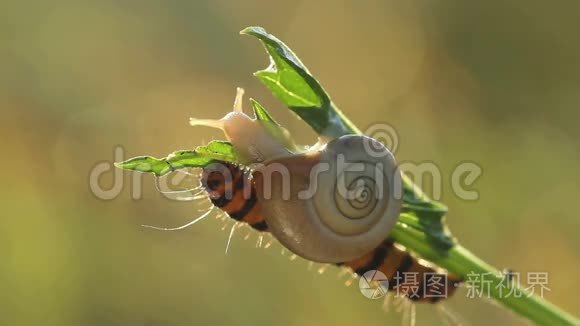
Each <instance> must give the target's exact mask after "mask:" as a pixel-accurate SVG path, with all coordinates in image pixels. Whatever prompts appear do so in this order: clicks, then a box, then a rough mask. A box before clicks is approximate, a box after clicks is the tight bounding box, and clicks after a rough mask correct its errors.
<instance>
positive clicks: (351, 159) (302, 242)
mask: <svg viewBox="0 0 580 326" xmlns="http://www.w3.org/2000/svg"><path fill="white" fill-rule="evenodd" d="M369 142H370V144H371V145H372V146H373V148H375V151H374V152H373V155H369V154H368V153H367V151H366V148H369V146H368V145H369ZM376 148H379V149H380V150H381V151H382V152H381V154H382V155H377V151H376ZM277 164H281V165H282V166H284V167H285V168H287V169H288V170H289V173H290V182H289V186H288V187H286V186H284V180H283V178H282V177H280V176H278V174H276V173H274V174H271V173H270V174H269V171H268V167H269V166H275V165H277ZM255 175H256V176H257V178H256V180H257V181H258V182H257V193H258V197H259V198H260V201H261V202H262V203H263V208H262V209H263V214H264V218H265V220H266V222H267V224H268V226H269V227H270V231H271V232H272V234H273V235H274V236H275V237H276V238H277V239H278V240H279V241H280V243H282V244H283V245H284V246H285V247H287V248H288V249H289V250H291V251H293V252H294V253H296V254H298V255H300V256H302V257H304V258H306V259H309V260H313V261H318V262H324V263H340V262H344V261H349V260H351V259H355V258H357V257H360V256H361V255H363V254H365V253H367V252H369V251H371V250H372V249H373V248H375V247H376V246H377V245H379V244H380V243H381V242H382V241H383V240H385V239H386V238H387V236H388V234H389V231H390V230H391V229H392V227H393V226H394V224H395V222H396V220H397V218H398V216H399V211H400V204H401V203H400V201H401V200H400V197H401V196H396V194H401V177H400V174H399V171H398V169H397V166H396V162H395V159H394V157H393V155H392V153H391V152H390V151H389V150H388V149H387V148H386V147H384V146H383V145H382V144H381V143H379V142H378V141H376V140H374V139H372V138H369V137H366V136H362V135H348V136H343V137H340V138H338V139H335V140H332V141H331V142H329V143H328V144H327V146H326V147H324V148H323V149H322V150H321V151H319V152H315V153H312V152H307V153H304V154H299V155H294V156H290V157H284V158H279V159H274V160H271V161H269V162H267V164H266V166H265V168H263V169H261V170H258V173H256V174H255ZM264 175H269V176H271V179H270V181H271V185H270V187H271V189H270V190H271V193H270V194H269V195H271V196H264V188H265V187H264V186H263V185H259V184H261V183H262V182H263V180H262V179H263V176H264ZM266 187H268V186H266ZM285 188H289V193H290V198H284V196H283V192H284V189H285ZM286 190H288V189H286Z"/></svg>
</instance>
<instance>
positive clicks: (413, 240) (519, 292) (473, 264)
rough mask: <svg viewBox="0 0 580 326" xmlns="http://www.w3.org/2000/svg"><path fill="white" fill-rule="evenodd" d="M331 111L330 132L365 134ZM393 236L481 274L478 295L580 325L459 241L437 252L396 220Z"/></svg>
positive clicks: (462, 272) (527, 313)
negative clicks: (512, 280)
mask: <svg viewBox="0 0 580 326" xmlns="http://www.w3.org/2000/svg"><path fill="white" fill-rule="evenodd" d="M332 110H333V111H334V112H335V113H336V116H338V117H339V118H340V120H338V121H339V122H335V125H332V124H331V125H330V126H329V129H332V130H331V131H330V132H331V133H339V132H341V131H343V130H348V131H349V133H357V134H360V133H362V132H361V130H359V129H358V128H357V127H356V126H355V125H354V124H353V123H352V122H351V121H350V120H349V119H348V118H347V117H346V116H345V115H344V114H343V113H342V112H341V111H340V110H338V108H336V106H334V105H332ZM334 121H337V120H334ZM403 180H404V182H405V183H408V184H412V181H411V180H409V179H408V178H404V179H403ZM390 237H392V238H393V239H394V240H395V241H396V242H397V243H400V244H401V245H403V246H405V247H406V248H407V249H409V250H411V251H412V252H415V253H417V254H418V255H420V256H421V257H423V258H425V259H427V260H429V261H431V262H433V263H434V264H436V265H438V266H441V267H443V268H445V269H447V270H448V271H449V272H450V273H453V274H455V275H458V276H459V277H461V278H463V279H464V280H468V279H469V275H477V276H478V277H480V278H479V280H480V282H473V284H470V286H474V287H475V289H473V290H477V293H478V294H477V295H478V296H482V297H488V296H489V297H490V298H492V299H495V300H496V301H498V302H499V303H501V304H503V305H504V306H506V307H508V308H510V309H512V310H513V311H514V312H516V313H518V314H520V315H521V316H524V317H526V318H528V319H529V320H531V321H533V322H535V323H537V324H540V325H580V322H579V321H578V320H577V319H576V318H575V317H573V316H572V315H570V314H568V313H567V312H565V311H563V310H562V309H560V308H558V307H557V306H555V305H553V304H552V303H550V302H548V301H547V300H545V299H543V298H541V297H539V296H537V295H535V294H532V293H530V292H529V291H528V290H526V289H523V288H521V287H520V286H519V285H518V284H515V283H514V282H506V280H505V276H504V275H503V274H502V273H501V272H500V271H499V270H498V269H497V268H494V267H493V266H491V265H489V264H487V263H486V262H484V261H483V260H481V259H480V258H478V257H477V256H475V255H474V254H473V253H471V252H470V251H469V250H467V249H465V248H464V247H463V246H461V245H460V244H455V245H454V246H453V247H451V248H450V249H449V250H448V251H446V252H444V253H442V252H438V251H436V250H435V249H434V248H433V247H432V246H430V245H429V241H428V239H427V237H426V235H425V234H424V233H421V232H417V231H416V230H414V229H413V228H411V227H407V226H406V225H405V224H404V223H397V225H396V226H395V228H394V229H393V230H392V231H391V234H390ZM483 280H484V281H483ZM502 286H503V288H501V287H502ZM507 293H509V295H507Z"/></svg>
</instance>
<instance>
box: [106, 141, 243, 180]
mask: <svg viewBox="0 0 580 326" xmlns="http://www.w3.org/2000/svg"><path fill="white" fill-rule="evenodd" d="M216 161H227V162H235V161H236V155H235V152H234V149H233V147H232V145H231V144H230V143H229V142H226V141H212V142H210V143H209V144H207V145H206V146H199V147H197V148H196V149H195V150H180V151H175V152H173V153H171V154H169V155H168V156H167V157H165V158H155V157H152V156H138V157H134V158H130V159H128V160H126V161H123V162H117V163H115V166H116V167H118V168H120V169H124V170H133V171H139V172H150V173H154V174H155V175H157V176H162V175H165V174H167V173H169V172H171V171H175V170H178V169H184V168H192V167H193V168H203V167H205V166H207V165H209V164H210V163H213V162H216Z"/></svg>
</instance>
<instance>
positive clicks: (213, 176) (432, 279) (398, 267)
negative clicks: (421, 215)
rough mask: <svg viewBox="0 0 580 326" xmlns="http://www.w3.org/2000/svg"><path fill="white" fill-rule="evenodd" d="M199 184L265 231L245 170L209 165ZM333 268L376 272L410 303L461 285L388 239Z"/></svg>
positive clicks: (437, 296)
mask: <svg viewBox="0 0 580 326" xmlns="http://www.w3.org/2000/svg"><path fill="white" fill-rule="evenodd" d="M201 183H202V186H203V187H204V188H205V190H206V191H207V192H208V194H209V199H210V200H211V202H212V203H213V204H214V205H215V206H216V207H218V208H219V209H221V210H222V211H224V212H225V213H227V214H228V215H229V216H230V217H231V218H233V219H234V220H236V221H238V222H241V223H246V224H248V225H249V226H250V227H252V228H253V229H255V230H257V231H259V232H268V225H267V223H266V221H265V219H264V217H263V216H262V212H261V204H260V201H259V200H258V198H257V196H256V190H255V185H254V180H253V178H252V172H251V171H250V170H249V169H247V168H245V167H242V166H240V165H238V164H234V163H228V162H216V163H212V164H210V165H208V166H207V167H205V168H204V169H203V171H202V175H201ZM245 185H250V187H249V188H247V187H245ZM335 265H337V266H341V267H347V268H349V269H350V270H352V271H353V272H354V273H356V274H357V275H359V276H362V275H363V274H365V273H366V272H367V271H371V270H378V271H380V272H382V273H383V274H384V275H385V276H386V277H387V279H388V280H389V283H388V284H389V286H388V289H389V290H393V291H397V293H398V294H400V295H402V296H403V297H406V298H408V299H410V300H411V301H414V302H428V303H436V302H438V301H439V300H441V299H444V298H446V297H449V296H451V295H453V293H454V292H455V290H456V289H457V287H458V286H459V285H460V284H461V282H462V281H461V279H459V278H458V277H456V276H454V275H451V274H446V273H443V272H439V271H436V270H435V269H434V268H432V267H429V266H426V265H425V264H424V263H422V262H421V261H419V260H418V259H417V258H415V257H413V256H412V255H411V254H410V253H409V252H408V251H406V250H404V249H402V248H401V247H399V246H398V245H396V244H395V243H393V241H391V240H390V239H385V240H384V241H383V242H382V243H381V244H380V245H379V246H377V247H376V248H374V249H373V250H372V251H370V252H368V253H367V254H365V255H363V256H361V257H359V258H357V259H354V260H351V261H346V262H342V263H337V264H335Z"/></svg>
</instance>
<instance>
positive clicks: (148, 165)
mask: <svg viewBox="0 0 580 326" xmlns="http://www.w3.org/2000/svg"><path fill="white" fill-rule="evenodd" d="M115 166H116V167H118V168H120V169H124V170H133V171H139V172H152V173H155V174H156V175H164V174H167V173H169V172H171V166H170V165H169V163H167V161H166V160H165V159H164V158H155V157H152V156H137V157H133V158H130V159H128V160H126V161H123V162H115Z"/></svg>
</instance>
